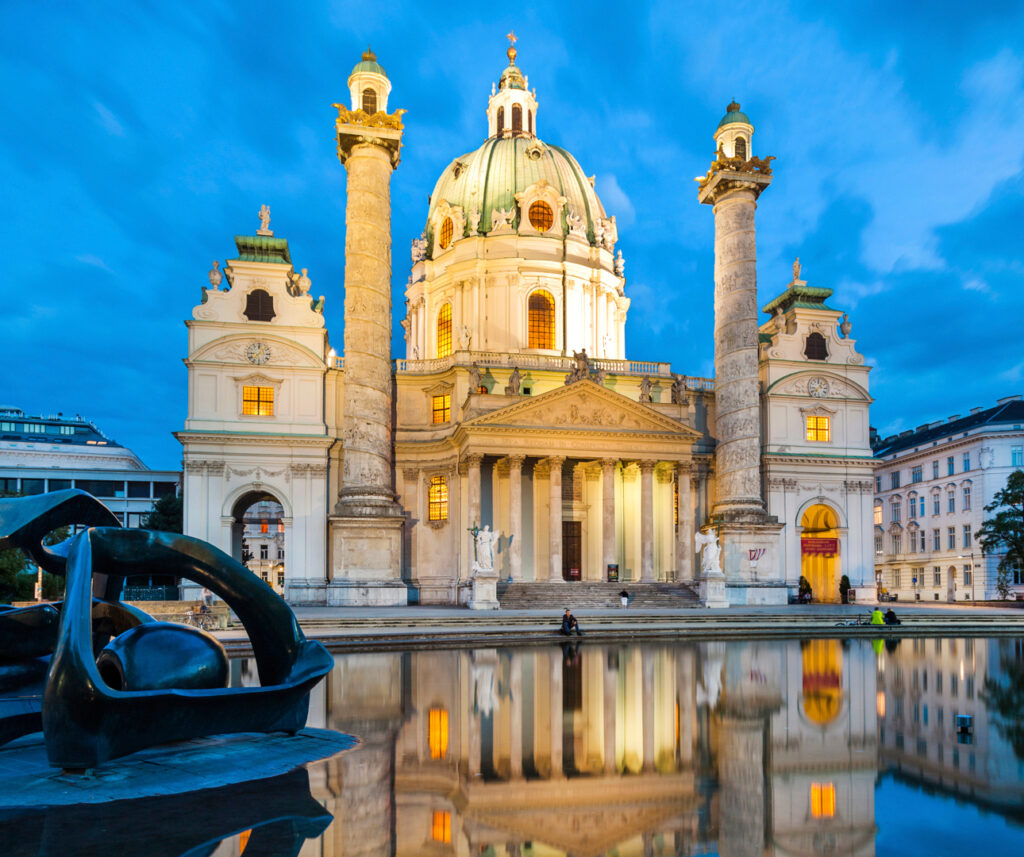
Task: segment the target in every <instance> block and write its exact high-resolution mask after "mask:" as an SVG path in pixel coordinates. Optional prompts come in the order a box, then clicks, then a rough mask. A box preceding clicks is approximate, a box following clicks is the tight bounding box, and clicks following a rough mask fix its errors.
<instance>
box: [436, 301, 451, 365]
mask: <svg viewBox="0 0 1024 857" xmlns="http://www.w3.org/2000/svg"><path fill="white" fill-rule="evenodd" d="M451 353H452V305H451V304H445V305H444V306H443V307H441V309H440V311H439V312H438V314H437V356H438V357H447V356H448V355H449V354H451Z"/></svg>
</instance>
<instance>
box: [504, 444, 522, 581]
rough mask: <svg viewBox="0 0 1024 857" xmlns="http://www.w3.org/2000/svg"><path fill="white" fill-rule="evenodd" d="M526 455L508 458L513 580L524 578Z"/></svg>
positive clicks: (509, 527)
mask: <svg viewBox="0 0 1024 857" xmlns="http://www.w3.org/2000/svg"><path fill="white" fill-rule="evenodd" d="M525 459H526V456H524V455H510V456H509V457H508V529H509V536H510V537H511V541H510V542H509V545H508V573H509V576H510V577H511V578H512V580H522V578H523V461H524V460H525Z"/></svg>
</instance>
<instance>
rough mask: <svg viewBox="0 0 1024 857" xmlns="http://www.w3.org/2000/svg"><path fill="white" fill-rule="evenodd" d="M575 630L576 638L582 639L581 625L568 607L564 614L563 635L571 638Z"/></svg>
mask: <svg viewBox="0 0 1024 857" xmlns="http://www.w3.org/2000/svg"><path fill="white" fill-rule="evenodd" d="M574 628H575V629H576V636H577V637H582V636H583V632H582V631H581V630H580V623H579V622H577V621H576V617H575V616H573V615H572V610H570V609H569V608H568V607H566V608H565V613H563V614H562V633H563V634H565V636H567V637H571V636H572V632H573V629H574Z"/></svg>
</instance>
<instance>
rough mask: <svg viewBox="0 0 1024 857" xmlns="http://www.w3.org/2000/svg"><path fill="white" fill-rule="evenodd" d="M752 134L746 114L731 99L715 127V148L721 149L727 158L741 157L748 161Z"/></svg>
mask: <svg viewBox="0 0 1024 857" xmlns="http://www.w3.org/2000/svg"><path fill="white" fill-rule="evenodd" d="M753 136H754V126H753V125H752V124H751V122H750V119H748V118H747V114H746V113H742V112H741V111H740V105H739V103H738V102H737V101H736V100H735V99H733V100H732V101H731V102H730V103H729V106H728V107H726V108H725V116H723V117H722V120H721V121H720V122H719V123H718V127H717V128H715V134H714V138H715V148H716V149H721V150H722V151H723V152H724V153H725V156H726V157H727V158H743V160H745V161H748V160H750V158H751V156H752V155H753V154H754V152H753V149H752V148H751V138H752V137H753Z"/></svg>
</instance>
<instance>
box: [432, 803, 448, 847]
mask: <svg viewBox="0 0 1024 857" xmlns="http://www.w3.org/2000/svg"><path fill="white" fill-rule="evenodd" d="M430 838H431V839H433V840H434V841H435V842H451V841H452V814H451V813H450V812H448V811H446V810H443V809H435V810H434V814H433V817H432V818H431V821H430Z"/></svg>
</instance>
